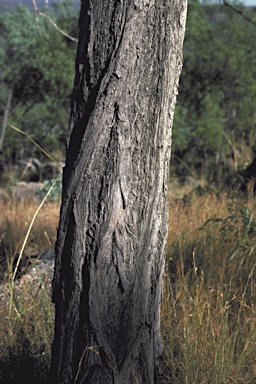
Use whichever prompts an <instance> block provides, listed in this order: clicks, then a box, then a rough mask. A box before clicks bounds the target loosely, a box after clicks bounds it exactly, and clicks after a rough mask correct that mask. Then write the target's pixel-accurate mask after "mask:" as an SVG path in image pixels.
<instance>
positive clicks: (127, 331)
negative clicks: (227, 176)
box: [50, 0, 186, 384]
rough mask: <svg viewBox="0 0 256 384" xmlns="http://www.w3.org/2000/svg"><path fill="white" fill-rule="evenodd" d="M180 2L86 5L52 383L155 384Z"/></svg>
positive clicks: (58, 271)
mask: <svg viewBox="0 0 256 384" xmlns="http://www.w3.org/2000/svg"><path fill="white" fill-rule="evenodd" d="M185 18H186V2H185V1H184V0H174V1H159V0H144V1H143V0H125V1H124V0H123V1H117V0H115V1H114V0H109V1H103V0H92V1H82V4H81V13H80V21H79V25H80V36H79V45H78V51H77V60H76V77H75V84H74V92H73V102H72V107H71V118H70V125H69V134H68V143H67V156H66V166H65V169H64V175H63V195H62V206H61V216H60V223H59V228H58V238H57V243H56V265H55V277H54V283H53V301H54V303H55V305H56V324H55V337H54V342H53V347H52V363H51V370H50V373H51V379H52V381H53V382H54V383H55V384H57V383H59V384H65V383H67V384H70V383H86V384H92V383H107V384H112V383H113V384H125V383H146V384H151V383H157V382H158V381H159V379H158V378H159V363H160V358H161V353H162V345H161V339H160V301H161V287H162V275H163V269H164V258H165V248H166V237H167V225H168V224H167V222H168V210H167V179H168V168H169V159H170V150H171V126H172V119H173V113H174V107H175V102H176V95H177V89H178V79H179V75H180V71H181V67H182V43H183V37H184V29H185Z"/></svg>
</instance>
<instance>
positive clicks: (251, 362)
mask: <svg viewBox="0 0 256 384" xmlns="http://www.w3.org/2000/svg"><path fill="white" fill-rule="evenodd" d="M255 247H256V205H255V201H254V198H249V199H241V198H240V199H235V198H234V199H230V198H229V197H228V196H227V195H226V194H222V195H220V196H219V197H217V196H216V195H214V194H209V195H207V196H203V197H197V198H195V199H194V200H193V201H192V202H191V203H190V204H189V205H185V204H184V203H182V201H180V202H170V226H169V242H168V259H167V265H166V275H165V281H164V295H163V297H164V298H163V306H162V337H163V340H164V351H165V381H164V382H166V383H175V384H178V383H180V384H186V383H188V384H192V383H209V384H210V383H216V384H217V383H220V384H221V383H223V384H224V383H230V384H231V383H241V384H242V383H246V384H249V383H255V382H256V310H255V298H256V296H255V294H256V285H255V283H256V273H255V266H256V255H255Z"/></svg>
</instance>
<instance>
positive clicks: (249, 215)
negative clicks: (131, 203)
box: [0, 193, 256, 384]
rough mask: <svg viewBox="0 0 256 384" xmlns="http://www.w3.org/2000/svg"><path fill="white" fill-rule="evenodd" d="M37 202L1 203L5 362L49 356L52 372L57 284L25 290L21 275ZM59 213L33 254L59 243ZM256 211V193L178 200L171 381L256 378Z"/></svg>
mask: <svg viewBox="0 0 256 384" xmlns="http://www.w3.org/2000/svg"><path fill="white" fill-rule="evenodd" d="M37 207H38V203H36V202H35V201H19V202H18V201H13V200H9V201H5V202H4V203H3V202H0V210H1V212H2V214H1V216H0V239H1V242H0V250H1V253H2V258H3V257H4V256H3V255H4V252H5V255H7V259H8V263H7V264H8V265H7V272H5V276H4V279H5V282H6V285H5V293H4V295H5V296H4V297H5V299H6V298H7V300H5V301H4V303H5V305H3V304H2V305H1V307H0V322H1V328H0V360H2V361H5V364H6V362H7V363H8V364H9V367H10V368H9V369H12V365H11V363H10V361H11V359H12V358H13V356H14V355H15V356H16V357H17V356H23V357H24V356H25V357H26V356H27V355H28V354H30V355H31V354H32V355H33V358H35V356H38V361H37V362H36V363H35V362H32V363H31V364H32V365H33V364H34V365H35V366H37V364H40V362H41V363H42V360H43V359H44V358H45V359H46V362H45V365H44V364H43V368H42V369H44V370H45V369H46V367H47V364H48V362H49V357H50V344H51V340H52V334H53V323H54V312H53V308H52V305H51V300H50V297H49V281H47V280H42V282H41V284H40V287H39V289H38V290H37V291H36V294H34V295H31V281H30V280H29V279H28V280H24V283H23V286H22V290H20V291H19V294H18V295H15V294H14V293H13V292H14V291H15V289H14V286H13V285H12V279H11V276H12V267H11V266H12V260H13V257H14V255H15V254H16V253H17V252H19V250H20V249H21V247H22V244H23V241H24V238H25V236H26V232H27V229H28V227H29V225H30V222H31V220H32V218H33V215H34V212H35V210H36V209H37ZM58 214H59V206H58V204H54V203H46V204H45V205H44V206H43V207H42V209H41V210H40V212H39V213H38V216H37V217H36V220H35V222H34V225H33V228H32V230H31V233H30V236H29V238H28V242H27V245H26V247H25V252H26V253H27V254H39V253H40V252H42V251H44V250H46V249H49V248H53V247H54V241H55V236H56V227H57V222H58ZM255 215H256V203H255V200H254V198H253V197H249V198H239V199H238V198H231V197H229V196H228V195H227V194H225V193H222V194H220V195H219V196H217V194H207V195H204V196H195V197H193V198H192V200H191V201H190V203H187V204H185V203H184V202H182V200H180V199H179V200H176V201H174V200H173V201H171V202H170V225H169V241H168V255H167V264H166V274H165V280H164V297H163V306H162V338H163V341H164V354H165V355H164V364H165V370H164V376H165V377H164V379H163V382H166V383H172V384H178V383H179V384H194V383H196V384H203V383H207V384H212V383H213V384H214V383H216V384H217V383H218V384H222V383H223V384H226V383H230V384H231V383H239V384H242V383H246V384H250V383H255V382H256V310H255V293H256V292H255V290H256V285H255V281H256V280H255V277H256V276H255V265H256V256H255V247H256V236H255V235H256V234H255V232H256V217H255ZM3 250H4V252H3ZM2 294H3V292H2ZM2 298H3V296H2ZM8 300H9V301H8ZM28 351H29V352H28ZM30 355H29V356H30ZM30 357H31V356H30ZM31 358H32V357H31ZM30 361H31V360H30ZM15 364H16V366H17V358H16V360H15V361H14V363H13V366H15ZM21 364H24V362H23V363H21ZM0 371H1V366H0ZM0 376H1V375H0ZM42 377H43V375H41V378H42ZM43 380H45V378H43V379H42V381H41V382H42V383H43V382H46V381H43ZM9 382H11V381H9ZM21 382H22V381H21ZM24 382H26V381H24ZM32 382H33V381H32ZM34 382H35V381H34ZM36 382H37V383H39V382H40V380H37V381H36Z"/></svg>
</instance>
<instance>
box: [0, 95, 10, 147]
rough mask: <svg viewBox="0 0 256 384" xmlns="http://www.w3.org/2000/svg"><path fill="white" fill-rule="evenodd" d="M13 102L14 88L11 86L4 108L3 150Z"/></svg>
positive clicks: (0, 141)
mask: <svg viewBox="0 0 256 384" xmlns="http://www.w3.org/2000/svg"><path fill="white" fill-rule="evenodd" d="M11 103H12V89H11V88H9V89H8V96H7V101H6V107H5V110H4V117H3V123H2V131H1V137H0V151H2V149H3V144H4V137H5V132H6V127H7V122H8V117H9V112H10V108H11Z"/></svg>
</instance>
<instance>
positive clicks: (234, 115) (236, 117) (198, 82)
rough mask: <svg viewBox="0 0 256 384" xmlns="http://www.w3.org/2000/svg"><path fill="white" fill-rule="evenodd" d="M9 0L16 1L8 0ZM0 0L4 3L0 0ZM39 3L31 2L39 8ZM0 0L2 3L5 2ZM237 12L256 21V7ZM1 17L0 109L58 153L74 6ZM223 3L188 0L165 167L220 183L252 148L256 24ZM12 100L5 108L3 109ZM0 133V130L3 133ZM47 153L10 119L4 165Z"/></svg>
mask: <svg viewBox="0 0 256 384" xmlns="http://www.w3.org/2000/svg"><path fill="white" fill-rule="evenodd" d="M13 2H14V0H13ZM3 3H4V2H3ZM40 4H41V5H43V4H44V2H43V3H42V2H38V5H40ZM3 5H4V4H3ZM235 6H236V9H237V10H238V11H239V12H242V13H243V14H244V15H246V17H247V18H249V19H250V20H252V21H253V22H256V7H255V8H253V7H245V6H243V5H242V4H241V3H237V4H236V5H235ZM9 7H10V9H12V11H9V12H2V13H1V14H0V30H1V36H0V116H1V117H2V120H1V121H3V117H4V114H5V113H6V112H9V118H8V122H9V123H10V124H13V125H14V126H17V127H19V128H20V129H21V130H23V131H24V132H26V133H27V134H29V135H30V136H31V137H32V138H33V139H34V140H36V141H37V142H38V143H40V145H41V146H43V147H45V148H47V149H48V151H49V152H50V153H52V154H53V155H54V156H55V157H57V158H58V160H63V159H64V152H65V140H66V131H67V126H68V120H69V112H70V98H71V93H72V86H73V79H74V72H75V68H74V63H75V55H76V45H77V43H76V41H72V40H70V39H69V38H67V37H65V36H63V35H62V34H61V33H59V32H58V31H57V30H56V28H54V26H53V25H52V23H50V22H49V20H48V19H47V17H50V18H51V20H53V21H54V22H55V23H56V24H57V25H58V26H59V27H60V28H61V29H62V30H63V31H65V32H66V33H68V34H69V35H70V36H72V37H74V38H77V35H78V12H79V10H78V3H77V2H75V3H74V2H73V1H72V0H65V1H62V2H56V3H53V5H52V6H50V7H49V8H47V9H42V12H44V13H45V14H46V15H47V17H38V18H37V20H36V19H35V15H34V12H33V7H32V2H31V1H30V2H27V3H26V5H19V6H18V7H14V6H13V3H12V2H9ZM253 22H249V21H248V20H246V19H245V18H244V17H242V16H241V15H240V14H238V13H237V12H234V10H233V9H231V8H230V7H228V6H226V5H225V4H223V3H219V4H216V3H215V4H212V3H209V2H206V3H205V2H203V3H202V2H199V1H198V0H190V1H189V9H188V19H187V29H186V38H185V44H184V66H183V72H182V75H181V80H180V88H179V96H178V103H177V108H176V112H175V120H174V126H173V146H172V152H173V155H172V162H171V174H172V176H177V177H178V178H179V179H182V180H186V178H188V177H190V176H193V177H197V178H199V179H200V178H203V179H204V180H206V181H207V182H208V183H214V184H215V185H223V184H225V183H226V182H227V177H228V176H229V175H230V174H233V173H234V172H237V171H240V170H243V169H245V168H246V167H247V166H248V164H250V162H251V161H252V160H253V158H254V155H255V151H256V110H255V94H256V65H255V64H256V49H255V41H256V25H255V24H253ZM8 98H9V101H10V103H9V108H8ZM0 136H1V135H0ZM43 156H44V155H43V154H42V152H41V151H40V150H38V149H37V148H36V147H35V146H34V145H33V144H32V143H31V142H29V140H24V137H22V135H20V134H19V133H17V132H15V131H14V130H13V129H11V128H10V127H9V126H8V127H7V130H6V134H5V137H4V139H3V140H2V148H1V154H0V163H2V164H3V163H4V165H5V167H6V165H8V166H9V167H10V166H12V164H13V163H15V162H17V161H19V160H22V159H27V158H31V157H33V158H37V159H39V160H40V159H41V158H42V157H43Z"/></svg>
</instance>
